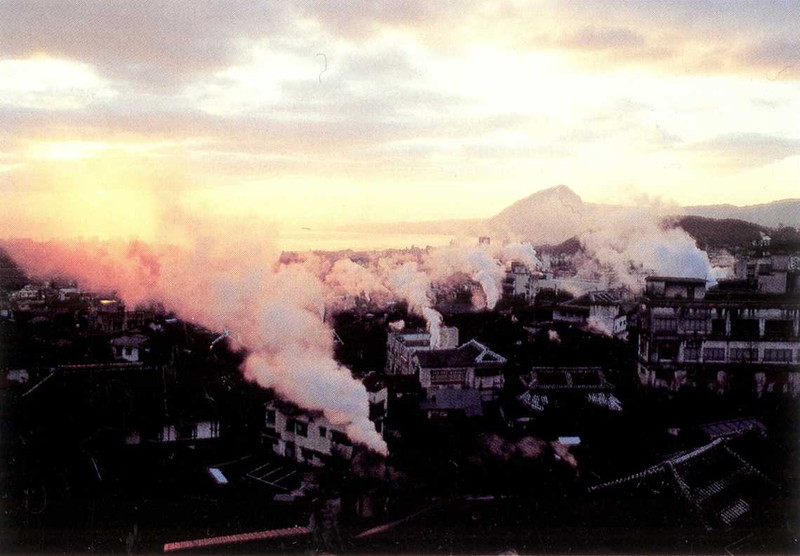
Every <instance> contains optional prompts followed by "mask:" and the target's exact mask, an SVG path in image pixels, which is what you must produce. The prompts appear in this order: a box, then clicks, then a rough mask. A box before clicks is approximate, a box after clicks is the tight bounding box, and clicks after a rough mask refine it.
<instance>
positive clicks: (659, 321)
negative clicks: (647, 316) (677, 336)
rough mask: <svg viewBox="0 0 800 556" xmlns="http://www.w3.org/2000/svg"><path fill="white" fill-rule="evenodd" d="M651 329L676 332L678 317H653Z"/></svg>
mask: <svg viewBox="0 0 800 556" xmlns="http://www.w3.org/2000/svg"><path fill="white" fill-rule="evenodd" d="M653 330H654V331H656V332H677V331H678V319H673V318H664V317H654V318H653Z"/></svg>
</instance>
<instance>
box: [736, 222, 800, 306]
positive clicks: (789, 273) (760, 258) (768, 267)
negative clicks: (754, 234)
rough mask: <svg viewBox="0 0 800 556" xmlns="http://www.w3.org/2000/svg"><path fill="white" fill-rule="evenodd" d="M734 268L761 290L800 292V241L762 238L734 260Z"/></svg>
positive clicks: (738, 273)
mask: <svg viewBox="0 0 800 556" xmlns="http://www.w3.org/2000/svg"><path fill="white" fill-rule="evenodd" d="M734 272H735V275H736V278H737V279H738V280H744V281H746V282H747V283H748V284H749V285H750V286H751V287H753V288H754V289H755V290H757V291H759V292H763V293H786V294H788V293H798V292H800V242H798V241H775V242H773V241H771V240H770V238H769V237H766V236H765V237H764V238H762V240H761V241H758V242H756V243H755V245H754V246H753V249H751V250H750V251H749V252H748V253H747V254H746V255H744V256H740V257H739V258H737V260H736V264H735V266H734Z"/></svg>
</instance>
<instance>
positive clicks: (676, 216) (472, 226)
mask: <svg viewBox="0 0 800 556" xmlns="http://www.w3.org/2000/svg"><path fill="white" fill-rule="evenodd" d="M654 212H655V214H656V215H660V216H661V217H662V218H664V219H666V220H670V219H673V220H675V221H677V222H679V224H678V225H680V226H681V227H683V226H684V224H685V225H686V226H687V227H689V228H691V229H692V230H693V231H694V233H697V234H700V235H701V236H703V237H707V238H708V244H709V245H718V244H720V242H721V240H722V239H723V236H724V235H725V234H730V237H731V238H732V239H733V238H737V239H736V240H735V241H736V242H737V244H738V241H739V240H742V241H744V239H745V236H747V238H751V237H757V235H758V233H759V232H765V233H766V232H768V231H769V230H768V228H778V227H782V226H791V227H800V199H785V200H781V201H774V202H772V203H765V204H760V205H751V206H744V207H737V206H734V205H708V206H690V207H651V206H645V207H636V206H624V205H611V204H600V203H587V202H585V201H583V199H581V197H580V196H579V195H578V194H576V193H575V192H574V191H572V189H570V188H569V187H567V186H566V185H558V186H556V187H551V188H548V189H544V190H542V191H537V192H536V193H533V194H532V195H529V196H528V197H525V198H524V199H520V200H519V201H516V202H515V203H513V204H511V205H509V206H508V207H506V208H505V209H503V210H502V211H500V212H498V213H497V214H495V215H494V216H492V217H490V218H487V219H485V220H480V219H470V220H441V221H429V222H403V223H386V224H359V225H353V226H348V227H347V229H349V230H356V231H361V232H373V233H386V232H392V233H415V234H443V235H454V236H466V237H470V236H473V237H475V236H481V235H487V236H491V237H493V238H496V239H499V240H518V241H530V242H531V243H534V244H537V245H551V246H552V245H558V244H560V243H562V242H564V241H567V240H569V239H570V238H573V237H575V236H579V235H580V234H582V233H584V232H586V231H588V230H591V229H603V228H605V227H608V226H609V224H610V223H614V222H619V221H621V220H630V221H634V222H635V221H636V220H637V219H641V218H644V217H646V216H650V215H652V214H653V213H654ZM682 217H683V218H684V220H681V218H682ZM689 217H693V218H689ZM696 218H704V219H713V220H722V221H728V222H723V223H722V224H719V225H714V224H712V223H710V222H708V221H703V220H697V219H696ZM734 221H735V222H734ZM687 231H688V230H687ZM690 233H691V232H690ZM753 234H756V236H753Z"/></svg>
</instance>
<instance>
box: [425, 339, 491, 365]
mask: <svg viewBox="0 0 800 556" xmlns="http://www.w3.org/2000/svg"><path fill="white" fill-rule="evenodd" d="M415 357H416V358H417V361H419V365H420V367H422V368H426V369H436V368H443V367H471V366H476V365H477V366H484V365H502V364H505V362H506V359H505V358H504V357H502V356H501V355H499V354H497V353H495V352H493V351H492V350H490V349H489V348H487V347H486V346H484V345H483V344H481V343H480V342H478V341H476V340H470V341H469V342H467V343H466V344H463V345H461V346H459V347H457V348H455V349H437V350H432V351H419V352H417V353H416V354H415Z"/></svg>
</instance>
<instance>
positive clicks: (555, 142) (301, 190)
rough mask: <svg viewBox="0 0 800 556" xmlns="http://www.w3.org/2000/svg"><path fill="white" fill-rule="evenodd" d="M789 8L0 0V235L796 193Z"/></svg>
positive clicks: (284, 223)
mask: <svg viewBox="0 0 800 556" xmlns="http://www.w3.org/2000/svg"><path fill="white" fill-rule="evenodd" d="M798 21H800V4H799V3H798V2H797V1H796V0H764V1H748V0H741V1H737V2H730V1H721V0H662V1H659V2H651V1H648V0H632V1H613V2H612V1H610V0H597V1H593V2H585V1H580V0H575V1H570V2H553V1H547V0H542V1H539V0H532V1H529V2H517V1H505V2H504V1H498V0H488V1H474V2H473V1H464V2H457V3H456V2H431V1H430V0H419V1H417V0H407V1H403V0H399V1H394V2H383V1H380V0H371V1H364V2H361V1H356V0H350V1H347V2H339V1H336V0H319V1H315V0H306V1H302V2H290V1H281V2H271V1H255V0H248V1H245V0H227V1H221V2H208V1H204V0H196V1H193V2H172V1H160V0H149V1H147V2H129V1H120V2H116V1H104V2H100V1H91V0H77V1H55V0H50V1H42V2H29V1H22V2H18V1H15V0H5V1H3V2H0V206H2V207H3V210H2V214H3V218H2V219H0V236H6V237H7V236H17V237H20V236H26V237H34V238H46V237H51V236H61V235H71V236H97V237H109V236H114V235H118V236H125V237H132V236H137V237H142V238H144V239H154V238H157V237H158V236H159V235H160V234H161V233H162V232H163V228H164V222H166V221H169V219H170V218H171V215H175V214H200V215H213V217H214V218H219V219H231V220H233V221H237V220H238V219H242V220H244V219H246V218H259V219H262V220H263V221H265V222H269V223H271V224H274V225H276V226H278V227H288V228H292V227H299V226H317V225H323V226H324V225H337V224H344V223H352V222H370V221H376V222H385V221H412V220H432V219H443V218H474V217H487V216H490V215H492V214H494V213H496V212H498V211H500V210H501V209H503V208H504V207H505V206H507V205H508V204H510V203H512V202H514V201H516V200H518V199H520V198H522V197H525V196H528V195H530V194H532V193H534V192H536V191H538V190H541V189H545V188H548V187H552V186H555V185H559V184H566V185H568V186H569V187H570V188H572V189H573V190H574V191H575V192H576V193H578V194H579V195H580V196H581V197H582V198H583V199H584V200H585V201H592V202H605V203H623V204H631V203H636V202H640V201H641V200H642V199H643V198H644V199H650V200H654V201H659V202H666V203H676V204H680V205H693V204H716V203H733V204H737V205H744V204H754V203H762V202H769V201H772V200H776V199H782V198H788V197H798V196H800V195H798V190H799V189H800V188H798V177H800V125H798V123H799V122H800V25H797V22H798Z"/></svg>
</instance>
